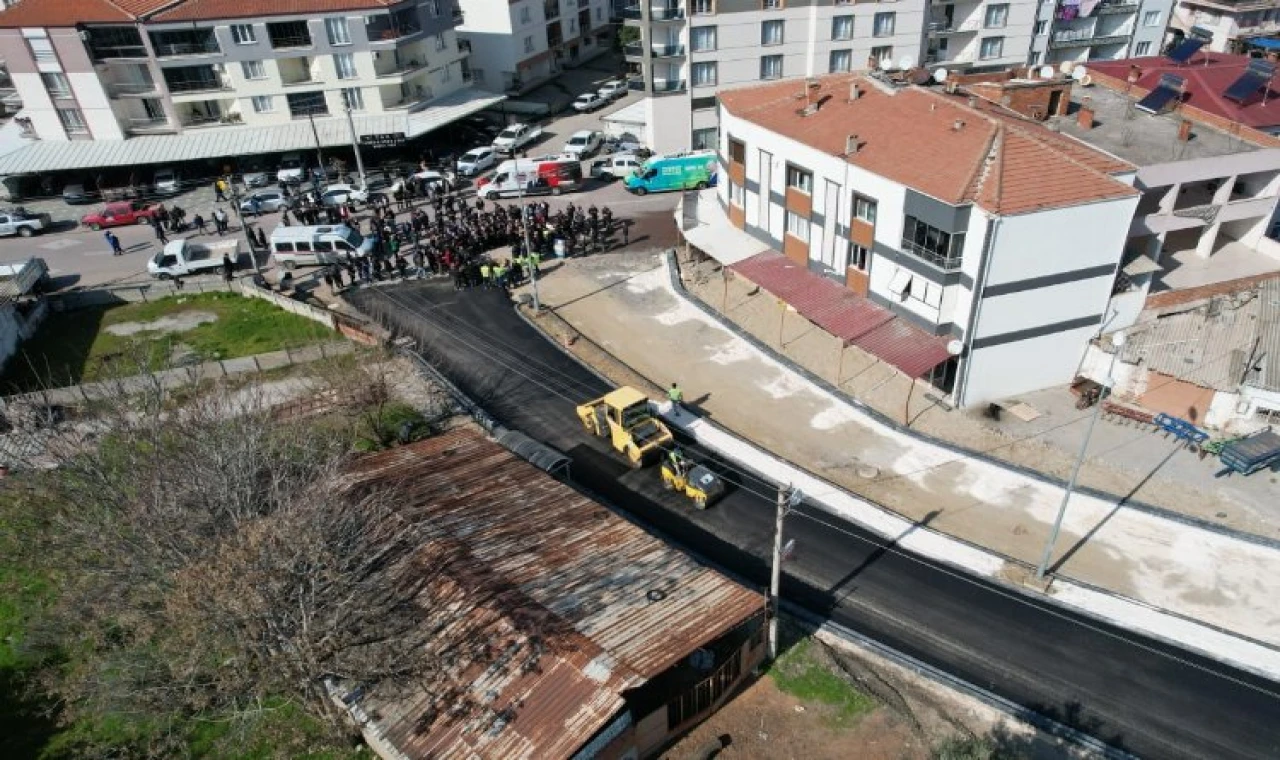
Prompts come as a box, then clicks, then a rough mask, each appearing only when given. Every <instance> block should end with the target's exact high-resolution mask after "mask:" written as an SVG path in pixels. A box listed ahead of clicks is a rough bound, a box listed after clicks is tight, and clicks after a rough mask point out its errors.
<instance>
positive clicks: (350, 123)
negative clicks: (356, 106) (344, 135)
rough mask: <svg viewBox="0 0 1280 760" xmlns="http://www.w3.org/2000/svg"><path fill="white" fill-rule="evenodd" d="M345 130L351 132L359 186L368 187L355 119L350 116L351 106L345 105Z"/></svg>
mask: <svg viewBox="0 0 1280 760" xmlns="http://www.w3.org/2000/svg"><path fill="white" fill-rule="evenodd" d="M347 131H348V132H349V133H351V148H352V149H353V150H355V152H356V172H357V173H359V175H360V187H362V188H365V189H366V190H367V189H368V188H369V183H368V182H366V181H365V177H364V158H363V157H362V156H361V155H360V140H359V138H357V136H356V120H355V119H353V118H352V117H351V106H349V105H348V106H347Z"/></svg>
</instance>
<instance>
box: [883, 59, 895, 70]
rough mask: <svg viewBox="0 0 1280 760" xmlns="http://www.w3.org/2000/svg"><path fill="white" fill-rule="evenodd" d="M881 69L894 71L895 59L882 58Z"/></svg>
mask: <svg viewBox="0 0 1280 760" xmlns="http://www.w3.org/2000/svg"><path fill="white" fill-rule="evenodd" d="M880 68H882V69H884V70H885V71H893V59H892V58H890V57H888V56H885V57H884V58H881V59H880Z"/></svg>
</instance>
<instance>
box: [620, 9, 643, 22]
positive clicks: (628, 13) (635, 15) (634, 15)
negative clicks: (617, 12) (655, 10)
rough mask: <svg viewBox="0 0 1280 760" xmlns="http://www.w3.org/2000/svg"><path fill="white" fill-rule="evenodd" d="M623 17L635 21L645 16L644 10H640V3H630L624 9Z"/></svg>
mask: <svg viewBox="0 0 1280 760" xmlns="http://www.w3.org/2000/svg"><path fill="white" fill-rule="evenodd" d="M622 17H623V18H624V19H631V20H633V21H635V20H637V19H641V18H644V11H642V10H640V6H638V5H628V6H627V7H625V8H623V9H622Z"/></svg>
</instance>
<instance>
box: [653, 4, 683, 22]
mask: <svg viewBox="0 0 1280 760" xmlns="http://www.w3.org/2000/svg"><path fill="white" fill-rule="evenodd" d="M649 18H651V19H653V20H654V21H684V8H677V7H673V6H666V7H663V8H650V9H649Z"/></svg>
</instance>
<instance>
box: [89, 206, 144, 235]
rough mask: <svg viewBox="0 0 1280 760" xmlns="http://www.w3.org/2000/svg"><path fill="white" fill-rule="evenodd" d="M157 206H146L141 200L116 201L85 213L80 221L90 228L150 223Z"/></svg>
mask: <svg viewBox="0 0 1280 760" xmlns="http://www.w3.org/2000/svg"><path fill="white" fill-rule="evenodd" d="M158 208H159V206H148V205H147V204H145V203H143V202H142V201H118V202H116V203H108V204H107V205H105V206H103V207H102V210H101V211H98V212H97V213H95V214H85V215H84V217H83V218H82V219H81V220H80V223H81V224H83V225H84V226H86V227H88V228H89V229H91V230H100V229H102V228H103V227H120V226H122V225H125V224H150V223H151V217H153V216H155V213H156V210H157V209H158Z"/></svg>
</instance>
